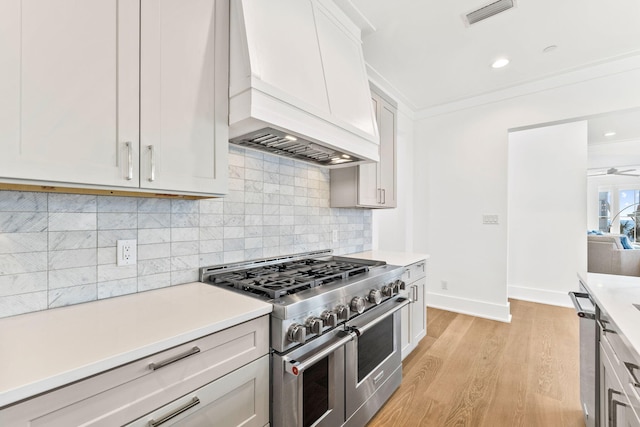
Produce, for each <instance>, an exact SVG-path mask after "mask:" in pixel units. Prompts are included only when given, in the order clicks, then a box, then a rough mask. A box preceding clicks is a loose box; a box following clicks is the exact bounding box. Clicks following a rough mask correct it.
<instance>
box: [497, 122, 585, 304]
mask: <svg viewBox="0 0 640 427" xmlns="http://www.w3.org/2000/svg"><path fill="white" fill-rule="evenodd" d="M508 174H509V175H508V177H509V178H508V190H507V198H508V200H507V205H508V218H509V221H508V224H507V233H508V243H507V248H508V250H507V260H508V265H507V283H508V285H509V290H508V294H509V296H510V297H512V298H513V297H515V298H518V299H525V300H529V301H541V302H548V301H554V302H555V303H556V304H557V305H564V306H567V307H570V306H571V302H570V300H569V297H568V295H567V292H569V291H570V290H573V289H574V288H575V281H576V272H580V273H585V272H586V271H587V245H586V243H587V236H586V228H587V212H586V198H587V178H586V174H587V121H584V120H583V121H578V122H571V123H565V124H559V125H554V126H545V127H540V128H535V129H528V130H522V131H518V132H511V133H510V134H509V154H508Z"/></svg>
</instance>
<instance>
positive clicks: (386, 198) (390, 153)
mask: <svg viewBox="0 0 640 427" xmlns="http://www.w3.org/2000/svg"><path fill="white" fill-rule="evenodd" d="M396 116H397V111H396V109H395V108H394V107H393V106H391V105H390V104H388V103H386V102H383V103H382V104H381V106H380V117H379V119H378V120H379V123H380V163H378V169H379V176H380V190H381V193H382V194H381V196H380V204H381V205H382V206H381V207H383V208H395V207H396V206H397V205H398V203H397V200H396V164H397V161H396V148H397V147H396V120H397V117H396Z"/></svg>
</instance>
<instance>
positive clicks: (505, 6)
mask: <svg viewBox="0 0 640 427" xmlns="http://www.w3.org/2000/svg"><path fill="white" fill-rule="evenodd" d="M514 6H515V0H498V1H496V2H493V3H490V4H488V5H486V6H483V7H481V8H480V9H476V10H474V11H473V12H470V13H467V14H466V15H465V16H464V20H465V23H466V24H467V25H472V24H475V23H476V22H480V21H484V20H485V19H487V18H491V17H492V16H494V15H497V14H498V13H500V12H504V11H505V10H509V9H511V8H512V7H514Z"/></svg>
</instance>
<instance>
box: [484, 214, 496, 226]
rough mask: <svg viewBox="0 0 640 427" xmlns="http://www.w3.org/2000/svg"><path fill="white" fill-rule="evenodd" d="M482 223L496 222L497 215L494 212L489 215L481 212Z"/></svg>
mask: <svg viewBox="0 0 640 427" xmlns="http://www.w3.org/2000/svg"><path fill="white" fill-rule="evenodd" d="M482 223H483V224H498V223H499V222H498V215H495V214H491V215H487V214H483V215H482Z"/></svg>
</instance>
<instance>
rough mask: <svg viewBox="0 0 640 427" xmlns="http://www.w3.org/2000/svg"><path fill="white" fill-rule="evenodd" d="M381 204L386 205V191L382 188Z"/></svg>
mask: <svg viewBox="0 0 640 427" xmlns="http://www.w3.org/2000/svg"><path fill="white" fill-rule="evenodd" d="M382 204H383V205H386V204H387V190H385V189H384V188H383V189H382Z"/></svg>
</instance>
